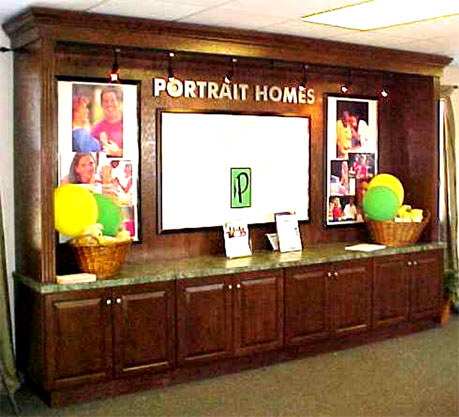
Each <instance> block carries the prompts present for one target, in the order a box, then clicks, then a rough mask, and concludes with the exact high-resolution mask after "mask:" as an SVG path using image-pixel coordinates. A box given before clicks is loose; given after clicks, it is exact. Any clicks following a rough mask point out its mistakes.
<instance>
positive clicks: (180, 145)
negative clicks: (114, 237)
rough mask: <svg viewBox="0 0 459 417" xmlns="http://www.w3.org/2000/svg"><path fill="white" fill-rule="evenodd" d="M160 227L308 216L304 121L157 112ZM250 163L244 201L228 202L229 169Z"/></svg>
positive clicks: (306, 124) (306, 130) (306, 122)
mask: <svg viewBox="0 0 459 417" xmlns="http://www.w3.org/2000/svg"><path fill="white" fill-rule="evenodd" d="M158 114H159V119H160V120H159V122H160V126H161V128H160V145H159V167H160V168H159V176H160V178H159V186H160V190H159V193H158V195H159V203H160V218H159V223H160V224H159V227H160V229H161V230H178V229H189V228H202V227H212V226H222V225H223V224H224V223H225V222H228V221H232V220H235V219H243V220H244V221H245V222H246V223H248V224H255V223H267V222H273V221H274V213H278V212H284V211H295V212H296V214H297V217H298V220H309V165H310V161H309V159H310V158H309V155H310V153H309V145H310V140H309V128H310V127H309V119H308V118H307V117H299V116H280V115H249V114H243V115H241V114H228V113H218V114H216V113H183V112H182V113H178V112H170V111H160V112H159V113H158ZM234 168H244V169H246V170H247V169H248V168H249V169H250V173H251V181H250V182H251V199H250V207H244V208H234V207H232V197H233V195H232V193H233V192H234V191H235V189H234V183H232V175H231V170H232V169H234Z"/></svg>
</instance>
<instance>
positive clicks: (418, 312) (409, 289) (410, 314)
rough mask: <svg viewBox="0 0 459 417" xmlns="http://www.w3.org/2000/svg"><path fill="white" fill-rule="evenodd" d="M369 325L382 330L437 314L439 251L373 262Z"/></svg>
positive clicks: (439, 277) (440, 268) (438, 299)
mask: <svg viewBox="0 0 459 417" xmlns="http://www.w3.org/2000/svg"><path fill="white" fill-rule="evenodd" d="M374 265H375V266H374V282H373V287H374V291H373V326H374V327H375V328H385V327H391V326H395V325H398V324H401V323H405V322H407V321H408V320H410V321H416V320H419V319H424V318H429V317H432V316H435V315H437V314H438V311H439V309H440V306H441V301H442V294H443V292H442V291H443V289H442V285H443V284H442V282H443V278H442V275H443V272H442V270H443V266H442V265H443V254H442V252H441V251H428V252H415V253H412V254H405V255H394V256H385V257H382V258H376V259H375V261H374Z"/></svg>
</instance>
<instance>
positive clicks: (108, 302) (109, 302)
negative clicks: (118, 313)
mask: <svg viewBox="0 0 459 417" xmlns="http://www.w3.org/2000/svg"><path fill="white" fill-rule="evenodd" d="M111 303H112V300H110V298H108V299H107V300H105V304H107V305H108V306H109V305H110V304H111Z"/></svg>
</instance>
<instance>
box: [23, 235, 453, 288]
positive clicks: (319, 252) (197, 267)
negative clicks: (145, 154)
mask: <svg viewBox="0 0 459 417" xmlns="http://www.w3.org/2000/svg"><path fill="white" fill-rule="evenodd" d="M349 245H352V243H350V242H345V243H343V242H340V243H330V244H322V245H314V246H309V247H308V246H306V247H305V248H304V249H303V251H302V252H289V253H279V252H271V251H266V252H255V253H254V254H253V255H252V256H249V257H245V258H236V259H227V258H226V257H225V256H201V257H196V258H187V259H181V260H168V261H152V262H148V263H142V264H139V263H135V264H134V263H130V262H126V264H125V265H124V266H123V269H122V270H121V272H120V273H119V274H118V275H116V276H114V277H112V278H108V279H103V280H97V281H95V282H91V283H84V284H65V285H59V284H40V283H37V282H36V281H34V280H33V279H31V278H28V277H24V276H22V275H20V274H17V273H15V274H14V277H15V279H16V280H19V281H21V282H22V283H24V284H25V285H28V286H29V287H31V288H33V289H34V290H35V291H37V292H39V293H41V294H51V293H57V292H64V291H75V290H85V289H92V288H108V287H119V286H122V285H132V284H143V283H151V282H161V281H170V280H175V279H186V278H196V277H205V276H213V275H225V274H233V273H241V272H251V271H262V270H268V269H282V268H288V267H292V266H306V265H315V264H321V263H327V262H338V261H347V260H352V259H365V258H375V257H378V256H387V255H396V254H404V253H412V252H419V251H428V250H436V249H444V248H446V244H445V243H442V242H432V243H418V244H415V245H411V246H405V247H403V248H385V249H381V250H377V251H374V252H356V251H349V250H346V249H345V247H346V246H349Z"/></svg>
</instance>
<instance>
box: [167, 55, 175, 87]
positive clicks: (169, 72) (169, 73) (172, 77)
mask: <svg viewBox="0 0 459 417" xmlns="http://www.w3.org/2000/svg"><path fill="white" fill-rule="evenodd" d="M168 55H169V62H168V65H167V80H168V81H169V82H170V83H173V82H174V81H175V80H176V78H175V75H174V70H173V69H172V58H173V57H174V56H175V54H174V52H169V54H168Z"/></svg>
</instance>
